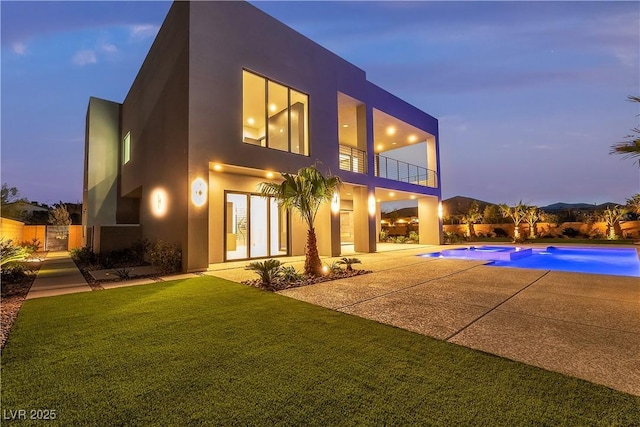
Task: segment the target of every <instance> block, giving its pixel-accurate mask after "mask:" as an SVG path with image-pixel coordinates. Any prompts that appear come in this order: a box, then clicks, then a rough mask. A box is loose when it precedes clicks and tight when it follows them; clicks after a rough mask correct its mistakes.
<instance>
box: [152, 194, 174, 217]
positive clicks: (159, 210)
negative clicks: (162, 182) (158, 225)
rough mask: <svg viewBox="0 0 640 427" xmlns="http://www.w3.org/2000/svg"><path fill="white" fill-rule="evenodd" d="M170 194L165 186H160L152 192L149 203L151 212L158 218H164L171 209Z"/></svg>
mask: <svg viewBox="0 0 640 427" xmlns="http://www.w3.org/2000/svg"><path fill="white" fill-rule="evenodd" d="M168 202H169V196H168V195H167V191H166V190H165V189H164V188H161V187H158V188H156V189H154V190H153V191H152V192H151V196H150V198H149V205H150V207H151V213H152V214H153V216H155V217H157V218H162V217H163V216H165V215H166V214H167V211H168V210H169V203H168Z"/></svg>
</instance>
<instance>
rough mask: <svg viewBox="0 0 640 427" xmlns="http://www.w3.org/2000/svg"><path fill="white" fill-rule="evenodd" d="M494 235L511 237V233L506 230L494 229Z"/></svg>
mask: <svg viewBox="0 0 640 427" xmlns="http://www.w3.org/2000/svg"><path fill="white" fill-rule="evenodd" d="M493 233H494V234H495V235H496V237H509V233H507V231H506V230H505V229H504V228H500V227H496V228H494V229H493Z"/></svg>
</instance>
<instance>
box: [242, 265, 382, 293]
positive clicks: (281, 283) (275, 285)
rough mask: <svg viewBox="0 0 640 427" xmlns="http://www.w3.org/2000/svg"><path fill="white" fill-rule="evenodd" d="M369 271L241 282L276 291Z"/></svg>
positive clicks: (345, 271)
mask: <svg viewBox="0 0 640 427" xmlns="http://www.w3.org/2000/svg"><path fill="white" fill-rule="evenodd" d="M369 273H373V271H370V270H356V269H354V270H353V271H347V270H342V271H339V272H332V273H329V274H327V275H325V276H317V277H305V278H304V279H302V280H296V281H293V282H290V281H286V280H283V279H282V278H277V279H275V280H274V281H273V282H271V283H270V284H266V283H263V282H262V281H261V280H260V279H255V280H245V281H243V282H242V283H244V284H245V285H249V286H253V287H255V288H260V289H264V290H265V291H271V292H277V291H282V290H284V289H291V288H299V287H301V286H308V285H313V284H316V283H321V282H329V281H331V280H338V279H345V278H347V277H353V276H360V275H362V274H369Z"/></svg>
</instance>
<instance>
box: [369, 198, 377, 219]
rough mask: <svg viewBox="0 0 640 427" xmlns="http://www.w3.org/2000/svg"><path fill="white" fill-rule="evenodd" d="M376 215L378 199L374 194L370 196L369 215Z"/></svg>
mask: <svg viewBox="0 0 640 427" xmlns="http://www.w3.org/2000/svg"><path fill="white" fill-rule="evenodd" d="M375 214H376V198H375V196H374V195H373V194H372V195H370V196H369V215H371V216H373V215H375Z"/></svg>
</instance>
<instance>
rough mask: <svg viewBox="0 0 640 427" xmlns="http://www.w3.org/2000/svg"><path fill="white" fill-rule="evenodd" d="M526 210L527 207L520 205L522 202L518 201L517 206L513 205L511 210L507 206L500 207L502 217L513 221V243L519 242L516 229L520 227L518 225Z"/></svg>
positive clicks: (518, 233) (518, 232)
mask: <svg viewBox="0 0 640 427" xmlns="http://www.w3.org/2000/svg"><path fill="white" fill-rule="evenodd" d="M526 208H527V206H526V205H525V204H523V203H522V200H520V201H519V202H518V204H517V205H515V206H514V207H513V208H512V207H509V205H507V204H501V205H500V210H501V211H502V215H503V216H505V217H507V218H511V220H512V221H513V224H514V225H515V228H514V230H513V240H514V241H515V242H518V241H520V230H519V229H518V227H519V226H520V223H522V221H523V220H524V217H525V211H526Z"/></svg>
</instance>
